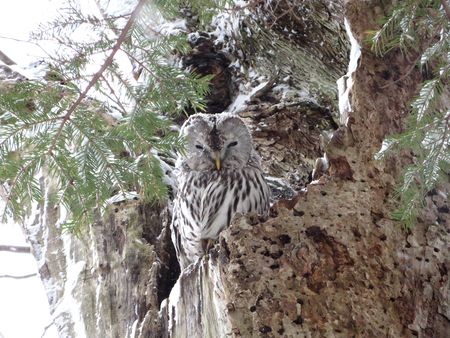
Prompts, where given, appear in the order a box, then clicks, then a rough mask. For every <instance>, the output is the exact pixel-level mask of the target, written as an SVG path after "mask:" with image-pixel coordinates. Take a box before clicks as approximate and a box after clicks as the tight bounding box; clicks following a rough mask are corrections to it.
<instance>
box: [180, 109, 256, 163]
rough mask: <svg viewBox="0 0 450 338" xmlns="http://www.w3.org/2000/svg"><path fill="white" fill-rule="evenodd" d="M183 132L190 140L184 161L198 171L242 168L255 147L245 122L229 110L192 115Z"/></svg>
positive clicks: (188, 140)
mask: <svg viewBox="0 0 450 338" xmlns="http://www.w3.org/2000/svg"><path fill="white" fill-rule="evenodd" d="M181 135H182V136H184V137H185V138H186V141H187V145H186V154H185V155H184V156H182V161H183V163H185V164H186V165H187V166H188V167H189V168H190V169H191V170H195V171H203V170H222V169H237V168H242V167H244V166H245V165H246V164H247V163H248V161H249V159H250V155H251V153H252V151H253V144H252V140H251V136H250V133H249V131H248V129H247V127H246V126H245V124H244V122H243V121H242V120H241V119H240V118H239V117H237V116H235V115H231V114H228V113H222V114H215V115H209V114H195V115H192V116H190V117H189V119H188V120H187V121H186V122H185V123H184V125H183V127H182V128H181Z"/></svg>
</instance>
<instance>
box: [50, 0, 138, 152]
mask: <svg viewBox="0 0 450 338" xmlns="http://www.w3.org/2000/svg"><path fill="white" fill-rule="evenodd" d="M146 2H147V0H140V1H139V3H138V4H137V6H136V8H135V9H134V10H133V12H132V13H131V15H130V18H129V19H128V21H127V23H126V24H125V27H124V28H123V29H122V32H121V33H120V35H119V37H118V38H117V41H116V43H115V45H114V46H113V48H112V50H111V53H110V54H109V56H108V58H107V59H106V60H105V62H104V63H103V65H102V66H101V67H100V69H99V70H98V72H97V73H95V74H94V76H93V78H92V79H91V81H90V82H89V83H88V85H87V87H86V88H85V89H84V91H83V92H82V93H81V94H80V96H79V97H78V99H77V100H76V101H75V102H74V103H73V104H72V105H71V106H70V108H69V109H68V110H67V113H66V115H64V117H63V120H62V122H61V124H60V125H59V128H58V130H57V132H56V135H55V136H54V138H53V140H52V143H51V145H50V148H49V149H48V153H49V154H51V153H52V151H53V150H54V148H55V146H56V142H57V140H58V138H59V136H60V135H61V133H62V130H63V128H64V125H65V124H66V123H67V121H68V120H69V119H70V116H71V115H72V114H73V112H74V111H75V110H76V108H77V107H78V106H79V105H80V104H81V102H82V101H83V99H84V98H85V97H86V96H87V94H88V92H89V90H90V89H91V88H92V87H93V86H94V85H95V84H96V83H97V81H98V80H99V79H100V78H101V76H102V75H103V73H104V71H105V70H106V69H107V68H108V67H109V66H110V65H111V64H112V62H113V60H114V56H115V55H116V53H117V51H118V50H119V49H120V45H121V44H122V43H123V42H124V41H125V39H126V38H127V34H128V32H129V31H130V29H131V27H132V26H133V24H134V22H135V20H136V18H137V17H138V15H139V13H140V11H141V10H142V8H143V6H144V4H145V3H146Z"/></svg>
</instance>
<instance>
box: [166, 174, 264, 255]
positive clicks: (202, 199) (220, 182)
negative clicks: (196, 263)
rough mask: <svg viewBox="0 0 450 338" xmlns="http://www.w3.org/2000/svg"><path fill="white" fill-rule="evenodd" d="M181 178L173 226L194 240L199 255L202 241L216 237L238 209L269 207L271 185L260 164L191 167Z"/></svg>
mask: <svg viewBox="0 0 450 338" xmlns="http://www.w3.org/2000/svg"><path fill="white" fill-rule="evenodd" d="M179 181H180V190H179V195H178V196H177V201H176V203H178V207H177V210H178V212H179V213H180V215H178V216H177V217H175V218H174V219H176V223H178V224H174V226H176V227H177V228H178V231H179V232H180V233H181V236H182V237H183V238H188V239H189V241H190V245H191V246H192V245H193V244H194V243H193V242H195V247H196V250H195V251H198V252H197V253H196V255H199V256H201V255H202V254H203V248H202V246H201V241H202V240H203V239H216V238H217V237H218V236H219V233H220V232H221V231H222V230H223V229H225V228H226V227H228V226H229V224H230V222H231V219H232V218H233V216H234V215H235V214H236V213H238V212H239V213H248V212H256V213H259V214H267V213H268V211H269V194H270V193H269V188H268V186H267V183H266V181H265V180H264V177H263V176H262V173H261V171H260V169H259V168H255V167H245V168H242V169H238V170H222V171H214V172H210V171H207V172H206V171H205V172H201V171H200V172H199V171H190V172H184V173H183V174H182V175H181V176H180V177H179ZM174 213H175V210H174ZM174 216H175V215H174ZM190 250H191V251H192V248H190Z"/></svg>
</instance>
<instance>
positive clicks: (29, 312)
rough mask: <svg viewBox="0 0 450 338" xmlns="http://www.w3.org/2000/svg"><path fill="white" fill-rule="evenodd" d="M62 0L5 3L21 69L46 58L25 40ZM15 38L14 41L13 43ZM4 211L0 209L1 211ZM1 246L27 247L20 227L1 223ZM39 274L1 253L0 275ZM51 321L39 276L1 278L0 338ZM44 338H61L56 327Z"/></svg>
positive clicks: (6, 40) (0, 40)
mask: <svg viewBox="0 0 450 338" xmlns="http://www.w3.org/2000/svg"><path fill="white" fill-rule="evenodd" d="M60 2H61V0H12V1H9V0H2V2H1V5H0V6H1V10H0V50H1V51H2V52H3V53H5V54H6V55H7V56H9V57H10V58H11V59H12V60H13V61H15V62H16V63H17V64H18V65H19V66H21V67H26V66H28V65H29V64H30V63H31V62H33V61H35V60H36V57H38V56H41V55H43V54H42V51H41V50H40V49H39V48H37V47H36V46H34V45H32V44H29V43H25V42H18V41H15V40H23V41H26V40H27V39H28V36H29V33H30V32H31V31H32V30H33V29H35V28H36V27H37V26H38V24H39V23H40V22H41V21H42V20H46V18H49V17H50V16H52V15H54V14H55V13H56V10H55V6H56V4H57V3H60ZM14 39H15V40H14ZM2 209H3V208H0V210H2ZM0 244H9V245H27V244H26V242H25V239H24V236H23V234H22V231H21V229H20V227H19V226H18V225H13V224H0ZM32 273H37V266H36V262H35V260H34V258H33V257H32V256H31V254H24V253H9V252H0V275H5V274H9V275H18V276H20V275H27V274H32ZM50 322H51V317H50V314H49V310H48V303H47V297H46V295H45V291H44V288H43V286H42V283H41V280H40V279H39V277H37V276H36V277H32V278H26V279H11V278H0V337H1V338H3V337H4V338H40V337H41V336H42V334H43V332H44V328H45V327H46V326H47V325H48V324H49V323H50ZM44 337H45V338H54V337H58V335H57V333H56V329H55V328H54V326H52V327H50V328H49V329H48V330H47V332H46V335H45V336H44Z"/></svg>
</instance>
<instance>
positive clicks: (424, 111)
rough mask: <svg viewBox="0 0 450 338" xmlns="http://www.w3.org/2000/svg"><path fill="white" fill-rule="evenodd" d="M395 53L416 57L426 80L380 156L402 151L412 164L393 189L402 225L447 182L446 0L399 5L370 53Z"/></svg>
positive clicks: (449, 38)
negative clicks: (401, 127)
mask: <svg viewBox="0 0 450 338" xmlns="http://www.w3.org/2000/svg"><path fill="white" fill-rule="evenodd" d="M395 48H400V49H401V51H402V52H403V53H404V54H405V55H406V56H407V57H412V56H414V57H416V55H418V57H417V64H418V66H419V67H420V68H421V69H422V71H423V73H424V74H425V77H426V80H425V81H424V82H423V83H422V86H421V88H420V91H419V92H418V94H417V96H416V97H415V98H414V99H413V101H412V102H411V114H410V116H409V119H408V123H407V127H406V130H405V132H403V133H402V134H399V135H394V136H392V137H390V138H389V139H387V140H385V142H384V147H383V148H384V149H383V151H382V152H381V155H383V154H386V153H387V152H389V151H390V150H393V149H397V150H398V149H399V148H406V149H411V150H412V152H413V153H414V158H415V162H414V163H413V164H412V165H410V166H409V167H408V168H406V171H405V174H404V177H403V182H402V184H401V185H400V186H399V188H398V197H399V198H400V202H401V203H400V207H399V209H398V210H397V211H396V212H395V213H394V217H395V218H397V219H398V220H401V221H403V222H404V223H405V224H406V225H407V226H412V225H414V224H415V222H416V218H417V211H418V209H419V207H420V206H421V203H422V202H423V197H424V194H426V193H427V192H428V191H430V190H431V189H433V188H434V187H436V185H437V184H438V183H439V182H441V181H443V180H448V175H449V173H450V151H449V144H450V101H449V97H450V91H449V80H450V4H449V3H448V1H447V0H440V1H439V0H407V1H399V2H398V3H397V5H396V6H395V8H393V10H392V13H391V15H390V16H389V17H388V18H386V19H385V21H384V23H383V25H382V27H381V29H380V30H379V31H378V32H376V33H375V34H374V35H373V49H374V51H375V52H377V53H378V54H379V55H384V54H386V53H388V52H390V51H391V50H392V49H395Z"/></svg>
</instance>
